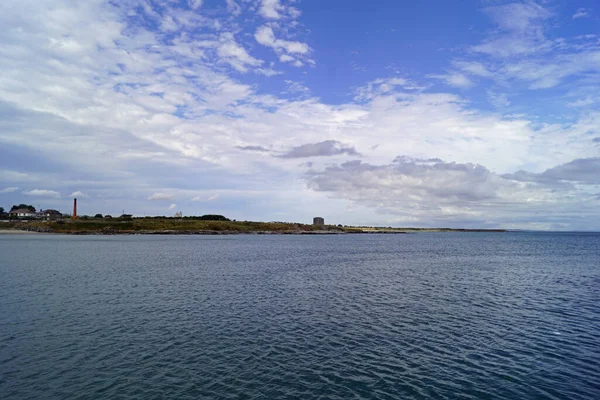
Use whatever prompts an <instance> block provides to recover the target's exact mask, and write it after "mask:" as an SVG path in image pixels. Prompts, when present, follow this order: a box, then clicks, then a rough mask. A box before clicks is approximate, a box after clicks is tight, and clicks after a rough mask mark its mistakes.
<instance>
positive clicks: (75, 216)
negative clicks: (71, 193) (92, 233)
mask: <svg viewBox="0 0 600 400" xmlns="http://www.w3.org/2000/svg"><path fill="white" fill-rule="evenodd" d="M73 219H74V220H75V219H77V199H73Z"/></svg>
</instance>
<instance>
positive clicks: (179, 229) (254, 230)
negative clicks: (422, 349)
mask: <svg viewBox="0 0 600 400" xmlns="http://www.w3.org/2000/svg"><path fill="white" fill-rule="evenodd" d="M0 232H1V233H2V234H10V233H16V234H23V233H46V234H56V233H58V234H67V235H132V234H135V235H348V234H352V235H354V234H368V235H374V234H386V235H389V234H407V233H418V232H507V231H506V230H504V229H461V228H410V227H401V228H392V227H373V226H342V225H312V224H300V223H294V222H255V221H229V220H225V221H223V220H197V219H175V218H127V219H121V218H111V219H105V218H82V219H78V220H67V219H63V220H58V221H39V220H36V221H4V222H0Z"/></svg>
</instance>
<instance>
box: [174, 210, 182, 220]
mask: <svg viewBox="0 0 600 400" xmlns="http://www.w3.org/2000/svg"><path fill="white" fill-rule="evenodd" d="M181 217H183V214H182V213H181V211H177V212H176V213H175V218H181Z"/></svg>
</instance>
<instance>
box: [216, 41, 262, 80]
mask: <svg viewBox="0 0 600 400" xmlns="http://www.w3.org/2000/svg"><path fill="white" fill-rule="evenodd" d="M217 53H218V55H219V57H221V59H222V60H223V61H225V62H227V63H228V64H230V65H231V66H232V67H234V68H235V69H237V70H238V71H240V72H246V71H247V70H248V66H254V67H256V66H259V65H261V64H262V63H263V61H261V60H258V59H256V58H254V57H252V56H251V55H250V54H248V52H247V51H246V49H244V48H243V47H242V46H240V45H239V44H238V43H236V41H235V38H234V36H233V34H231V33H223V34H221V37H220V44H219V47H218V49H217Z"/></svg>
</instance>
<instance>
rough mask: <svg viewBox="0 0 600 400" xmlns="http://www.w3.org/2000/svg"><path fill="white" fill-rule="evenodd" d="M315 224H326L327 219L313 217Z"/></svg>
mask: <svg viewBox="0 0 600 400" xmlns="http://www.w3.org/2000/svg"><path fill="white" fill-rule="evenodd" d="M313 225H314V226H324V225H325V219H324V218H322V217H314V218H313Z"/></svg>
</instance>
